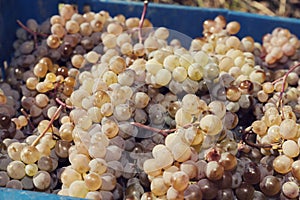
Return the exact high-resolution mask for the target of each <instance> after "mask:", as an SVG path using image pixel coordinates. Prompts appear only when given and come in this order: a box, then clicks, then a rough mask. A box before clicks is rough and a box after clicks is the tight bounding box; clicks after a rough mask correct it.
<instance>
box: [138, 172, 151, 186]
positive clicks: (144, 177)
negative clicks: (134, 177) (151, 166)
mask: <svg viewBox="0 0 300 200" xmlns="http://www.w3.org/2000/svg"><path fill="white" fill-rule="evenodd" d="M138 176H139V179H140V183H141V185H142V186H144V187H145V188H149V187H150V182H149V179H148V175H147V174H146V173H145V172H141V173H139V174H138Z"/></svg>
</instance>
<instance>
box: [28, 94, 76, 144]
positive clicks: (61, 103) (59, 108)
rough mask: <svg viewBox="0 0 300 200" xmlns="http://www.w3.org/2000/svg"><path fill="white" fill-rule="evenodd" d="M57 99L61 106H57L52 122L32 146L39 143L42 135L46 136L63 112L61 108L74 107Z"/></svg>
mask: <svg viewBox="0 0 300 200" xmlns="http://www.w3.org/2000/svg"><path fill="white" fill-rule="evenodd" d="M55 100H56V101H57V103H59V104H60V105H59V107H58V108H57V110H56V111H55V113H54V115H53V116H52V118H51V119H50V122H49V123H48V125H47V127H46V128H45V130H44V131H43V132H42V133H41V134H40V135H39V136H38V137H37V138H36V139H35V140H34V141H33V143H32V144H31V146H35V145H37V143H38V142H39V141H40V139H41V138H42V137H44V135H45V134H46V133H47V131H48V130H49V129H50V128H52V124H53V122H54V120H55V119H56V118H57V116H58V115H59V113H60V112H61V110H62V109H63V108H64V107H66V108H70V109H72V108H73V107H72V106H69V105H67V104H65V103H64V102H62V101H61V100H60V99H58V98H56V99H55Z"/></svg>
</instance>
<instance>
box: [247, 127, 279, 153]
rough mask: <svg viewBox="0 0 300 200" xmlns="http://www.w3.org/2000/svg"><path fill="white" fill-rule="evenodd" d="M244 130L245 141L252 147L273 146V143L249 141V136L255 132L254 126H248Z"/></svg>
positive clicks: (267, 147)
mask: <svg viewBox="0 0 300 200" xmlns="http://www.w3.org/2000/svg"><path fill="white" fill-rule="evenodd" d="M242 132H243V134H242V140H243V142H244V143H245V144H247V145H249V146H251V147H255V148H258V149H261V148H264V149H265V148H266V149H269V148H272V147H273V146H272V145H271V144H256V143H254V142H251V141H249V137H250V136H251V135H253V134H254V133H253V132H252V127H249V128H246V129H245V130H242Z"/></svg>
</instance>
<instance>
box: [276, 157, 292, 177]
mask: <svg viewBox="0 0 300 200" xmlns="http://www.w3.org/2000/svg"><path fill="white" fill-rule="evenodd" d="M292 164H293V159H291V158H290V157H288V156H286V155H280V156H277V157H276V158H275V159H274V161H273V168H274V170H275V171H276V172H278V173H282V174H286V173H288V172H289V171H291V169H292Z"/></svg>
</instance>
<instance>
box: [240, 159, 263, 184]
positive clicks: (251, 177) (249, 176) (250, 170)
mask: <svg viewBox="0 0 300 200" xmlns="http://www.w3.org/2000/svg"><path fill="white" fill-rule="evenodd" d="M260 174H261V173H260V170H259V167H258V166H257V164H256V163H253V162H250V163H247V164H246V166H245V171H244V174H243V178H244V181H245V182H247V183H250V184H252V185H254V184H257V183H259V181H260Z"/></svg>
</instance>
